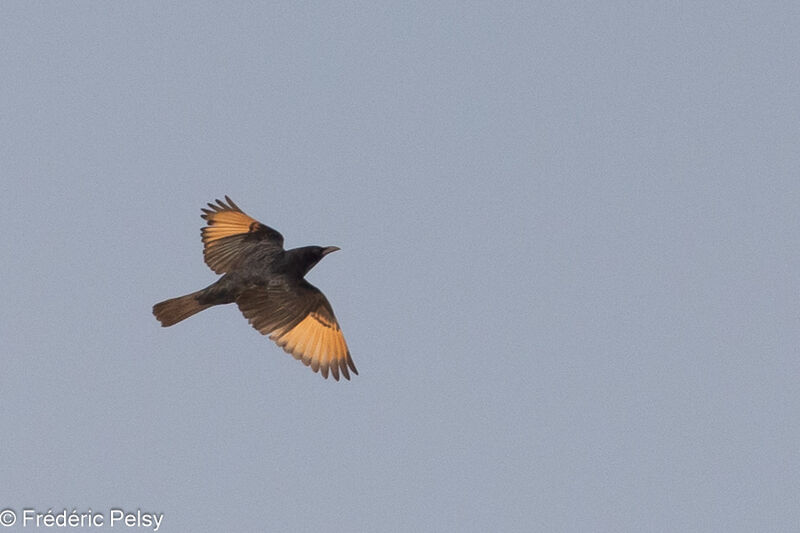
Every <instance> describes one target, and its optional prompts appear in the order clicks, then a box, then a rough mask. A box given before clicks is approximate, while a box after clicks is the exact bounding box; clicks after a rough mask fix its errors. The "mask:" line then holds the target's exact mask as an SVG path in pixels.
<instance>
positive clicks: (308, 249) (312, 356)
mask: <svg viewBox="0 0 800 533" xmlns="http://www.w3.org/2000/svg"><path fill="white" fill-rule="evenodd" d="M201 211H202V213H203V214H202V215H200V216H201V217H202V218H203V219H204V220H205V221H206V223H207V225H206V226H205V227H203V228H202V230H201V238H202V241H203V258H204V259H205V262H206V264H207V265H208V266H209V267H210V268H211V270H213V271H214V272H215V273H217V274H222V277H221V278H219V279H218V280H217V281H216V282H214V283H212V284H211V285H209V286H208V287H206V288H205V289H201V290H199V291H196V292H193V293H191V294H187V295H185V296H179V297H177V298H171V299H169V300H165V301H163V302H160V303H157V304H155V305H154V306H153V314H154V315H155V317H156V319H157V320H158V321H159V322H160V323H161V326H162V327H169V326H173V325H175V324H177V323H178V322H181V321H183V320H185V319H187V318H189V317H190V316H192V315H194V314H196V313H199V312H200V311H203V310H204V309H208V308H209V307H213V306H215V305H224V304H230V303H235V304H236V305H237V306H238V307H239V310H240V311H241V312H242V314H243V315H244V317H245V318H246V319H247V320H248V322H249V323H250V325H252V326H253V327H254V328H255V329H256V330H257V331H258V332H260V333H261V334H262V335H269V338H270V339H272V340H273V341H275V343H276V344H277V345H278V346H280V347H281V348H283V349H284V350H285V351H286V352H288V353H289V354H291V355H292V356H294V358H295V359H298V360H300V361H302V362H303V364H305V365H306V366H310V367H311V370H313V371H314V372H321V374H322V377H324V378H325V379H327V378H328V374H329V372H330V374H331V375H332V376H333V378H334V379H335V380H336V381H339V376H340V375H341V376H344V378H345V379H347V380H349V379H350V372H352V373H353V374H356V375H357V374H358V370H356V365H355V364H354V363H353V359H352V357H351V356H350V350H349V349H348V347H347V343H346V342H345V339H344V335H343V334H342V330H341V328H340V326H339V322H338V321H337V320H336V316H335V315H334V314H333V308H332V307H331V304H330V303H329V302H328V299H327V298H326V297H325V295H324V294H323V293H322V292H321V291H320V290H319V289H317V288H316V287H314V286H313V285H311V284H310V283H309V282H308V281H306V280H305V275H306V274H307V273H308V272H309V270H311V269H312V268H313V267H314V266H315V265H316V264H317V263H318V262H319V261H320V260H321V259H322V258H323V257H325V256H327V255H328V254H330V253H332V252H335V251H337V250H339V248H338V247H337V246H326V247H322V246H303V247H301V248H293V249H291V250H285V249H284V247H283V235H281V234H280V233H279V232H278V231H276V230H275V229H273V228H271V227H269V226H266V225H265V224H262V223H261V222H259V221H258V220H256V219H254V218H252V217H250V216H249V215H247V214H246V213H245V212H244V211H242V209H241V208H239V206H238V205H236V204H235V203H234V202H233V200H231V199H230V198H229V197H228V196H227V195H226V196H225V200H224V201H223V200H219V199H217V200H215V203H208V207H207V208H202V209H201Z"/></svg>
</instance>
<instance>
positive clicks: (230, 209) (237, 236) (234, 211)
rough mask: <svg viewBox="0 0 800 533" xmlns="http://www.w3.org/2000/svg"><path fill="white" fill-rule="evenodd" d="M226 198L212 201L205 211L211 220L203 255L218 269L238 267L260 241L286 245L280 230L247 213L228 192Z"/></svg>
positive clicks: (204, 216) (204, 229)
mask: <svg viewBox="0 0 800 533" xmlns="http://www.w3.org/2000/svg"><path fill="white" fill-rule="evenodd" d="M225 202H227V203H225ZM225 202H223V201H222V200H217V203H216V204H208V209H206V208H203V209H202V211H203V214H202V215H201V216H202V217H203V218H204V219H205V220H206V221H207V222H208V226H206V227H204V228H203V229H202V230H201V233H202V236H203V256H204V257H205V260H206V263H207V264H208V266H209V267H211V269H212V270H213V271H214V272H216V273H217V274H222V273H224V272H227V271H229V270H230V269H232V268H235V266H236V265H237V264H238V262H239V260H240V259H241V257H242V254H243V253H245V252H246V251H247V250H248V249H250V247H251V246H252V244H254V243H255V242H257V241H258V242H261V243H264V244H267V243H269V244H268V245H269V246H275V247H277V248H280V247H282V246H283V236H282V235H281V234H280V233H278V232H277V231H275V230H274V229H272V228H269V227H267V226H265V225H263V224H262V223H261V222H259V221H258V220H256V219H254V218H253V217H250V216H248V215H247V214H245V213H244V211H242V210H241V209H240V208H239V206H238V205H236V204H235V203H233V200H231V199H230V198H229V197H228V196H226V197H225ZM248 243H249V244H248Z"/></svg>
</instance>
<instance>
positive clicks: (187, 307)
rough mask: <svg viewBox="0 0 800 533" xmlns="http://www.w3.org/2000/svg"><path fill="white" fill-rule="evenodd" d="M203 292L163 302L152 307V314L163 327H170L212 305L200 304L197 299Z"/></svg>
mask: <svg viewBox="0 0 800 533" xmlns="http://www.w3.org/2000/svg"><path fill="white" fill-rule="evenodd" d="M201 292H203V291H197V292H193V293H192V294H187V295H186V296H179V297H177V298H171V299H169V300H164V301H163V302H161V303H157V304H156V305H154V306H153V314H154V315H155V316H156V318H157V319H158V321H159V322H161V325H162V326H163V327H165V328H166V327H168V326H172V325H174V324H177V323H178V322H180V321H181V320H185V319H187V318H189V317H190V316H192V315H193V314H195V313H199V312H200V311H202V310H203V309H208V308H209V307H211V306H212V305H213V304H201V303H200V302H198V301H197V297H198V296H199V295H200V293H201Z"/></svg>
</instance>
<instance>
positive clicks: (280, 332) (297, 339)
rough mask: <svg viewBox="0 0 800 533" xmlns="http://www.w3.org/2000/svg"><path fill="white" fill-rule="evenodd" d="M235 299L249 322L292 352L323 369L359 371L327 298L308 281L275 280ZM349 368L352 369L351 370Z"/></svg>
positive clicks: (325, 372)
mask: <svg viewBox="0 0 800 533" xmlns="http://www.w3.org/2000/svg"><path fill="white" fill-rule="evenodd" d="M236 303H237V304H238V306H239V309H240V310H241V311H242V314H243V315H244V316H245V318H247V320H248V321H249V322H250V324H251V325H252V326H253V327H254V328H255V329H257V330H258V331H259V332H261V333H262V334H264V335H269V337H270V339H272V340H273V341H275V343H276V344H277V345H278V346H280V347H281V348H283V349H284V350H285V351H286V352H287V353H289V354H291V355H292V356H293V357H294V358H295V359H298V360H300V361H302V362H303V364H305V365H306V366H310V367H311V370H313V371H314V372H319V371H320V370H321V371H322V376H323V377H325V378H327V377H328V374H329V373H331V374H333V378H334V379H335V380H337V381H338V380H339V375H340V374H341V375H343V376H344V377H345V379H350V372H349V370H352V371H353V373H354V374H358V370H356V368H355V365H354V364H353V360H352V358H351V357H350V351H349V350H348V349H347V342H346V341H345V339H344V335H343V334H342V330H341V328H340V327H339V323H338V322H337V320H336V317H335V316H334V314H333V309H332V308H331V306H330V303H328V300H327V298H325V295H323V294H322V293H321V292H320V291H319V290H318V289H317V288H316V287H314V286H312V285H310V284H309V283H307V282H302V283H301V284H300V285H296V286H292V285H291V284H289V283H288V282H287V283H284V284H275V285H274V286H273V285H270V286H266V287H256V288H252V289H249V290H247V291H244V292H243V293H242V294H241V296H239V298H238V299H237V301H236ZM348 369H349V370H348Z"/></svg>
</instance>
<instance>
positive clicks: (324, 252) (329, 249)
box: [322, 246, 341, 257]
mask: <svg viewBox="0 0 800 533" xmlns="http://www.w3.org/2000/svg"><path fill="white" fill-rule="evenodd" d="M337 250H341V248H339V247H338V246H328V247H327V248H323V249H322V257H325V256H326V255H328V254H329V253H331V252H335V251H337Z"/></svg>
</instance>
